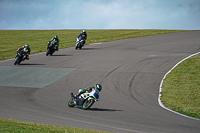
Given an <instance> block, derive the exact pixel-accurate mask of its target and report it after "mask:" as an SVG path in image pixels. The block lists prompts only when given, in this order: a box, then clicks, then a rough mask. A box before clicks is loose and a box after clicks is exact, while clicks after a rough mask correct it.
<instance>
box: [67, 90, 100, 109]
mask: <svg viewBox="0 0 200 133" xmlns="http://www.w3.org/2000/svg"><path fill="white" fill-rule="evenodd" d="M98 100H99V92H98V90H96V89H93V90H92V91H91V92H88V91H86V92H85V93H83V94H81V95H80V96H79V97H77V98H75V97H74V94H73V93H71V100H70V101H69V102H68V106H69V107H74V106H77V107H79V108H81V109H84V110H87V109H89V108H90V107H91V106H92V105H93V104H94V102H96V101H98Z"/></svg>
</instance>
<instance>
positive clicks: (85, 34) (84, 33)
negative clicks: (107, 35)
mask: <svg viewBox="0 0 200 133" xmlns="http://www.w3.org/2000/svg"><path fill="white" fill-rule="evenodd" d="M79 37H82V39H83V46H84V44H85V40H87V33H86V30H83V32H81V34H80V35H79V36H78V38H79Z"/></svg>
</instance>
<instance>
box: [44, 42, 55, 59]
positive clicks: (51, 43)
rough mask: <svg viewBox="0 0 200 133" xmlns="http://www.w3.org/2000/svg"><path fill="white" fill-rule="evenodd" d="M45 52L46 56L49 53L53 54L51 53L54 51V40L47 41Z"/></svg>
mask: <svg viewBox="0 0 200 133" xmlns="http://www.w3.org/2000/svg"><path fill="white" fill-rule="evenodd" d="M47 44H48V45H47V53H46V56H48V55H49V54H50V55H53V53H54V52H55V51H56V46H57V45H56V44H55V42H54V41H50V42H48V43H47Z"/></svg>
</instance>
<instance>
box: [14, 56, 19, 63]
mask: <svg viewBox="0 0 200 133" xmlns="http://www.w3.org/2000/svg"><path fill="white" fill-rule="evenodd" d="M18 59H19V57H17V58H16V59H15V62H14V65H16V64H17V62H18Z"/></svg>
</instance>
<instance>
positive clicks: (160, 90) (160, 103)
mask: <svg viewBox="0 0 200 133" xmlns="http://www.w3.org/2000/svg"><path fill="white" fill-rule="evenodd" d="M198 54H200V52H198V53H195V54H192V55H190V56H188V57H186V58H185V59H183V60H181V61H179V62H178V63H177V64H176V65H175V66H174V67H172V68H171V69H170V70H169V71H168V72H167V73H166V74H165V76H164V77H163V79H162V81H161V83H160V89H159V96H158V103H159V105H160V106H161V107H162V108H164V109H166V110H168V111H170V112H173V113H175V114H178V115H181V116H184V117H187V118H190V119H194V120H198V121H199V120H200V119H197V118H194V117H190V116H187V115H184V114H181V113H178V112H175V111H173V110H171V109H169V108H167V107H165V105H164V104H163V103H162V102H161V99H160V98H161V94H160V93H161V92H162V84H163V80H164V79H165V78H166V76H167V74H169V73H170V72H171V71H172V70H173V69H174V68H175V67H177V66H178V65H179V64H180V63H181V62H183V61H184V60H186V59H188V58H190V57H192V56H194V55H198Z"/></svg>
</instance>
